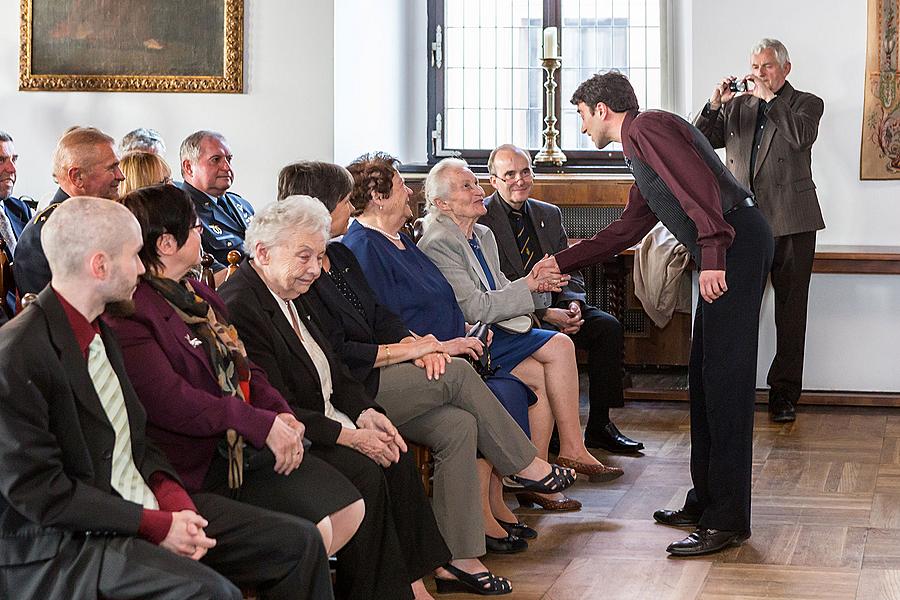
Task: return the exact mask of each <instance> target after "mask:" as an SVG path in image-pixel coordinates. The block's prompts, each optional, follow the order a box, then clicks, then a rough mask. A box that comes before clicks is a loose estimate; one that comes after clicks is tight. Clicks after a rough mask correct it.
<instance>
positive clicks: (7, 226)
mask: <svg viewBox="0 0 900 600" xmlns="http://www.w3.org/2000/svg"><path fill="white" fill-rule="evenodd" d="M0 237H2V238H3V241H4V242H6V247H7V248H9V255H10V256H12V255H13V254H15V252H16V234H15V232H13V228H12V223H10V222H9V217H8V216H7V214H6V211H5V210H3V207H2V206H0Z"/></svg>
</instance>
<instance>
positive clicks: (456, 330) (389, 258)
mask: <svg viewBox="0 0 900 600" xmlns="http://www.w3.org/2000/svg"><path fill="white" fill-rule="evenodd" d="M400 240H401V241H402V242H403V247H404V250H400V249H399V248H397V247H396V246H395V245H394V244H392V243H391V241H390V240H388V239H387V238H386V237H384V235H382V234H381V233H379V232H377V231H373V230H371V229H369V228H367V227H364V226H362V225H360V224H359V223H358V222H356V221H354V222H353V223H351V224H350V228H349V229H348V230H347V233H346V234H344V237H343V238H342V239H341V243H343V244H344V245H345V246H347V247H348V248H350V250H352V251H353V254H354V255H355V256H356V259H357V260H358V261H359V264H360V266H361V267H362V269H363V272H364V273H365V274H366V279H367V280H368V282H369V286H370V287H371V288H372V290H373V291H374V292H375V295H376V296H377V297H378V301H379V302H380V303H381V304H383V305H384V306H386V307H387V308H389V309H390V310H391V311H393V312H394V313H395V314H396V315H398V316H399V317H400V318H401V319H403V322H404V323H405V324H406V326H407V327H408V328H409V330H410V331H412V332H414V333H416V334H418V335H427V334H429V333H430V334H432V335H433V336H434V337H436V338H437V339H439V340H450V339H453V338H457V337H460V336H463V335H465V331H466V329H465V323H466V322H465V319H464V318H463V314H462V310H460V308H459V304H457V302H456V296H455V295H454V294H453V288H452V287H451V286H450V283H449V282H448V281H447V280H446V279H445V278H444V275H443V274H442V273H441V272H440V270H439V269H438V268H437V267H436V266H435V265H434V263H433V262H431V259H429V258H428V257H427V256H425V254H424V253H423V252H422V251H421V250H419V249H418V248H417V247H416V245H415V244H414V243H413V241H412V240H411V239H409V237H407V236H406V235H404V234H402V233H401V234H400ZM496 343H497V335H496V333H495V334H494V341H493V343H492V344H491V363H492V364H494V346H495V345H496ZM516 364H518V363H516ZM494 366H496V365H494ZM513 366H515V365H513ZM485 383H486V384H487V386H488V387H489V388H490V390H491V391H492V392H493V393H494V395H495V396H496V397H497V399H498V400H499V401H500V403H501V404H502V405H503V406H504V408H506V411H507V412H508V413H509V414H510V415H511V416H512V418H513V419H515V421H516V423H518V424H519V427H521V428H522V430H523V431H524V432H525V434H526V435H528V436H529V437H530V436H531V431H530V429H529V427H528V407H529V406H531V405H532V404H534V403H535V402H537V397H536V396H535V395H534V393H533V392H532V391H531V389H530V388H529V387H528V386H527V385H525V384H524V383H522V382H521V381H520V380H519V379H517V378H516V377H515V376H513V375H511V374H510V373H509V370H508V369H507V370H498V371H497V373H495V374H494V375H493V376H491V377H489V378H488V379H487V380H486V381H485Z"/></svg>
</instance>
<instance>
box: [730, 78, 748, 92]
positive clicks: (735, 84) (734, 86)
mask: <svg viewBox="0 0 900 600" xmlns="http://www.w3.org/2000/svg"><path fill="white" fill-rule="evenodd" d="M728 89H729V90H731V91H732V92H746V91H747V80H746V79H741V80H736V81H732V82H731V83H729V84H728Z"/></svg>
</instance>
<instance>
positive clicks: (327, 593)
mask: <svg viewBox="0 0 900 600" xmlns="http://www.w3.org/2000/svg"><path fill="white" fill-rule="evenodd" d="M41 237H42V238H43V243H44V246H43V247H44V249H45V250H46V257H47V260H48V262H49V264H50V269H51V271H52V282H51V284H50V285H48V286H46V287H45V288H44V289H43V291H42V292H41V293H40V294H39V295H38V297H37V299H36V300H35V301H34V302H33V303H32V304H30V305H29V306H28V307H27V308H25V309H24V310H23V311H22V313H21V314H20V315H19V316H18V317H16V318H15V319H13V320H12V321H11V322H10V323H9V324H7V325H6V326H4V328H3V333H4V334H3V336H0V430H2V431H3V435H2V436H0V465H2V468H0V597H3V598H16V599H17V600H63V599H68V598H80V599H83V600H95V599H97V598H117V599H123V600H124V599H126V598H135V599H136V598H141V599H143V600H175V599H176V598H177V599H179V600H182V599H188V598H190V599H194V600H206V599H208V600H214V599H215V600H227V599H232V600H240V599H241V597H242V595H241V592H240V590H239V589H238V588H237V587H235V585H234V584H233V583H231V581H233V582H235V583H237V584H238V585H246V586H253V587H255V588H257V589H258V590H259V592H260V597H261V598H269V599H283V600H288V599H302V598H314V599H323V600H329V599H332V598H333V595H332V591H331V581H330V576H329V572H328V559H327V556H326V554H325V547H324V545H323V543H322V538H321V537H320V535H319V533H318V530H317V529H316V527H315V525H313V524H312V523H310V522H308V521H304V520H302V519H298V518H296V517H293V516H290V515H284V514H280V513H276V512H270V511H266V510H263V509H260V508H256V507H253V506H250V505H247V504H244V503H241V502H237V501H235V500H231V499H229V498H224V497H222V496H219V495H217V494H202V493H198V494H194V495H188V493H187V492H186V491H185V489H184V487H183V485H182V484H181V482H180V481H179V479H178V476H177V475H176V473H175V471H174V470H173V469H172V467H171V466H170V465H169V463H168V461H167V460H166V459H165V456H164V455H163V453H162V452H161V451H160V450H158V449H157V448H156V447H155V446H154V445H153V444H152V443H151V442H150V441H149V440H148V439H147V438H146V436H145V427H146V413H145V412H144V409H143V407H142V406H141V403H140V401H139V400H138V398H137V396H136V394H135V392H134V388H132V386H131V383H130V382H129V381H128V378H127V376H126V374H125V366H124V364H123V360H122V353H121V350H120V349H119V346H118V344H117V343H116V340H115V337H114V336H113V335H112V334H111V332H110V330H109V328H108V327H107V326H106V325H105V324H104V323H103V321H102V320H101V319H100V315H101V313H103V311H104V310H105V309H106V308H107V305H112V304H117V303H118V304H121V303H124V302H125V301H128V300H130V299H131V296H132V294H133V293H134V290H135V287H136V285H137V281H138V277H139V276H140V275H141V273H143V272H144V267H143V265H142V263H141V260H140V257H139V256H138V252H139V250H140V249H141V246H142V240H143V238H142V235H141V228H140V226H139V225H138V222H137V220H136V219H135V217H134V216H132V214H131V212H130V211H128V209H126V208H125V207H124V206H122V205H120V204H117V203H115V202H108V201H107V200H105V199H101V198H87V197H80V198H72V199H71V200H67V201H66V202H65V203H62V204H60V205H59V208H57V209H56V210H55V213H54V215H53V218H52V219H50V220H49V221H48V222H47V225H46V226H45V227H43V231H42V234H41ZM273 548H277V549H278V550H277V552H274V551H273V550H272V549H273ZM226 577H227V579H226ZM229 579H230V580H231V581H229Z"/></svg>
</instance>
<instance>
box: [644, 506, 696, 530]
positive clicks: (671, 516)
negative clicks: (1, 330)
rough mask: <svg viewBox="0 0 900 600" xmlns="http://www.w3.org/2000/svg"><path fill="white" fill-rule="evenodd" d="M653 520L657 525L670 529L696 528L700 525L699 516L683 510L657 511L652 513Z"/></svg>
mask: <svg viewBox="0 0 900 600" xmlns="http://www.w3.org/2000/svg"><path fill="white" fill-rule="evenodd" d="M653 518H654V519H655V520H656V522H657V523H662V524H663V525H669V526H670V527H696V526H697V524H698V523H700V515H694V514H691V513H689V512H687V511H685V510H684V509H683V508H679V509H678V510H666V509H662V510H658V511H656V512H655V513H653Z"/></svg>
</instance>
